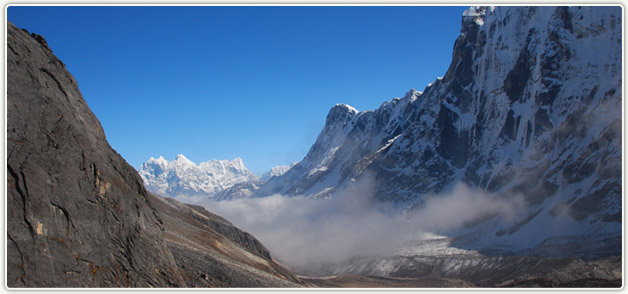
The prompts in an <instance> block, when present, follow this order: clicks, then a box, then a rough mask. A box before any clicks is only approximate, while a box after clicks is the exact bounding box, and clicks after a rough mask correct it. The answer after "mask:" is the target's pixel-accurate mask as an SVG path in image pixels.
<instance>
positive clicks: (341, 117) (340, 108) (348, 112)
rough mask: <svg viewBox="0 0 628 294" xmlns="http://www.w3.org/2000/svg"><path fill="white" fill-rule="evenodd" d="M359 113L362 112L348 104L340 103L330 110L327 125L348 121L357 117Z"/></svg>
mask: <svg viewBox="0 0 628 294" xmlns="http://www.w3.org/2000/svg"><path fill="white" fill-rule="evenodd" d="M358 113H360V112H359V111H358V110H357V109H355V108H354V107H352V106H350V105H348V104H343V103H338V104H336V105H334V107H332V108H331V110H329V114H327V120H326V122H325V124H332V123H335V122H338V121H343V122H344V121H346V120H347V119H350V118H352V117H355V116H356V115H357V114H358Z"/></svg>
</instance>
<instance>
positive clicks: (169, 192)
mask: <svg viewBox="0 0 628 294" xmlns="http://www.w3.org/2000/svg"><path fill="white" fill-rule="evenodd" d="M290 167H291V166H276V167H273V168H272V169H271V170H269V171H268V172H266V173H264V174H263V175H262V176H261V177H259V176H256V175H255V174H254V173H253V172H251V171H250V170H248V169H247V168H246V166H244V162H242V159H241V158H236V159H234V160H231V161H229V160H210V161H206V162H201V163H199V164H198V165H197V164H196V163H194V162H192V161H190V160H189V159H188V158H187V157H185V156H184V155H183V154H179V155H177V157H176V158H175V159H174V160H172V161H168V160H166V159H165V158H163V157H162V156H160V157H159V158H153V157H151V158H150V159H149V160H148V161H146V162H144V163H143V164H142V166H141V167H140V169H139V174H140V176H141V177H142V180H143V181H144V184H145V185H146V189H148V190H149V191H151V192H154V193H157V194H159V195H163V196H167V197H177V196H198V197H214V196H216V195H217V194H219V193H221V192H223V191H225V190H227V189H229V188H231V187H232V186H233V185H236V184H239V183H248V182H252V183H253V182H254V183H257V184H258V185H260V184H262V183H264V182H266V181H267V180H269V179H271V178H273V177H278V176H280V175H282V174H283V173H285V172H286V171H287V170H288V169H290ZM231 198H233V197H231ZM236 198H237V197H236ZM240 198H241V197H240Z"/></svg>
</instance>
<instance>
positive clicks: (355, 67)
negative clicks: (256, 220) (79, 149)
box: [7, 6, 465, 174]
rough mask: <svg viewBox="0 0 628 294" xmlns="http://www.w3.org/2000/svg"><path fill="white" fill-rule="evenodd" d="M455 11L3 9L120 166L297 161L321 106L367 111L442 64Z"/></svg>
mask: <svg viewBox="0 0 628 294" xmlns="http://www.w3.org/2000/svg"><path fill="white" fill-rule="evenodd" d="M464 9H465V7H456V6H450V7H424V6H418V7H416V6H415V7H408V6H401V7H352V6H349V7H339V6H336V7H333V6H332V7H272V6H271V7H268V6H257V7H224V6H223V7H220V6H218V7H216V6H214V7H211V6H209V7H208V6H204V7H163V6H162V7H149V6H139V7H134V6H123V7H97V6H91V7H77V6H69V7H65V6H54V7H35V6H11V7H9V8H8V13H7V16H8V19H9V21H11V22H13V23H14V24H15V25H17V26H18V27H20V28H26V29H28V30H29V31H30V32H35V33H37V34H40V35H43V36H44V37H45V38H46V39H47V41H48V45H49V46H50V48H51V49H52V50H53V51H54V53H55V55H56V56H57V57H59V58H60V59H61V60H62V61H63V62H64V63H65V64H66V66H67V68H68V69H69V71H70V72H71V73H72V74H73V75H74V77H75V78H76V80H77V81H78V84H79V88H80V90H81V92H82V94H83V97H84V98H85V100H86V101H87V103H88V105H89V106H90V108H91V109H92V111H93V112H94V113H95V114H96V116H97V117H98V118H99V120H100V122H101V123H102V125H103V128H104V129H105V133H106V135H107V138H108V140H109V143H110V144H111V146H112V147H113V148H114V149H116V150H117V151H118V152H119V153H120V154H121V155H122V156H123V157H124V158H125V159H126V160H127V161H128V162H129V163H130V164H131V165H132V166H134V167H135V168H139V167H140V165H141V164H142V162H144V161H146V160H147V159H148V158H149V157H151V156H153V157H158V156H160V155H163V156H164V157H165V158H166V159H168V160H172V159H173V158H174V157H175V156H176V155H177V154H184V155H185V156H187V157H188V158H189V159H190V160H192V161H194V162H196V163H199V162H202V161H207V160H210V159H233V158H235V157H241V158H242V159H243V160H244V164H245V165H246V166H247V167H248V168H249V169H251V170H252V171H254V172H256V173H258V174H261V173H263V172H265V171H267V170H268V169H270V168H271V167H272V166H276V165H286V164H290V163H292V162H295V161H299V160H301V159H303V157H304V156H305V154H306V153H307V151H308V150H309V148H310V146H311V145H312V144H313V143H314V141H315V140H316V136H317V135H318V133H319V132H320V131H321V129H322V128H323V125H324V122H325V118H326V116H327V112H328V111H329V109H330V108H331V107H332V106H333V105H335V104H336V103H347V104H350V105H352V106H354V107H355V108H357V109H358V110H360V111H362V110H370V109H376V108H378V107H379V106H380V105H381V104H382V103H383V102H384V101H387V100H390V99H392V98H393V97H401V96H403V95H404V94H405V93H406V92H407V91H408V90H410V89H411V88H415V89H417V90H420V91H421V90H423V89H424V88H425V86H426V85H427V84H428V83H430V82H432V81H434V80H435V79H436V77H438V76H443V75H444V74H445V72H446V71H447V68H448V66H449V63H450V62H451V53H452V48H453V44H454V41H455V39H456V37H457V36H458V34H459V32H460V22H461V15H462V12H463V11H464Z"/></svg>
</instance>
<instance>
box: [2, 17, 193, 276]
mask: <svg viewBox="0 0 628 294" xmlns="http://www.w3.org/2000/svg"><path fill="white" fill-rule="evenodd" d="M7 26H8V34H7V47H8V50H7V91H8V95H7V169H8V173H7V182H8V189H7V284H8V286H9V287H23V286H26V287H76V286H93V287H109V286H132V287H149V286H150V287H158V286H183V285H184V284H183V280H182V279H181V277H180V275H179V274H178V272H177V271H176V264H175V262H174V259H173V257H172V254H171V253H170V251H169V250H168V248H167V246H166V244H165V242H164V241H163V240H162V239H161V238H160V235H161V229H162V228H161V224H160V222H159V220H158V219H157V218H156V216H155V211H154V209H153V208H152V207H151V202H150V200H149V198H148V197H147V193H146V190H145V189H144V187H143V185H142V182H141V179H140V177H139V176H138V175H137V173H136V172H135V170H134V169H133V168H132V167H131V166H130V165H128V164H127V163H126V161H125V160H124V159H123V158H122V157H121V156H120V155H119V154H117V153H116V152H115V151H114V150H113V149H112V148H111V147H110V146H109V144H108V143H107V140H106V138H105V134H104V132H103V129H102V127H101V126H100V123H99V121H98V119H97V118H96V117H95V116H94V114H93V113H92V112H91V111H90V109H89V107H88V106H87V104H86V103H85V101H84V100H83V98H82V96H81V93H80V91H79V89H78V86H77V84H76V81H75V80H74V78H73V77H72V75H71V74H70V73H69V72H68V71H67V70H66V68H65V65H64V64H63V63H62V62H61V61H60V60H59V59H57V58H56V57H55V56H54V55H53V53H52V51H51V50H50V49H49V48H48V46H47V44H46V42H45V40H44V39H43V37H41V36H38V35H35V34H33V35H29V34H28V32H26V31H24V30H20V29H18V28H17V27H15V26H14V25H13V24H11V23H8V25H7ZM148 248H150V250H147V249H148Z"/></svg>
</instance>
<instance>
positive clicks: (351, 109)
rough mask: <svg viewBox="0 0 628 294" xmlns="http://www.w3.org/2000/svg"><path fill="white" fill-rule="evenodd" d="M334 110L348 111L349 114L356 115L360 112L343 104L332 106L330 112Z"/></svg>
mask: <svg viewBox="0 0 628 294" xmlns="http://www.w3.org/2000/svg"><path fill="white" fill-rule="evenodd" d="M334 108H339V109H346V110H348V111H349V112H354V113H358V112H360V111H358V110H357V109H355V107H353V106H351V105H349V104H344V103H338V104H336V105H334V107H333V108H332V110H333V109H334Z"/></svg>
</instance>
